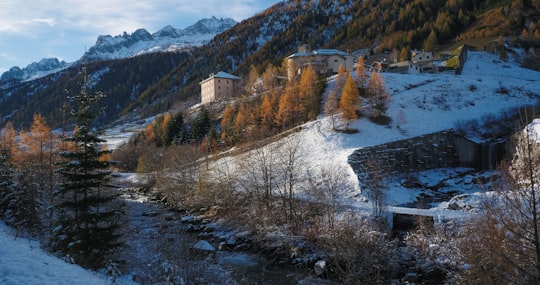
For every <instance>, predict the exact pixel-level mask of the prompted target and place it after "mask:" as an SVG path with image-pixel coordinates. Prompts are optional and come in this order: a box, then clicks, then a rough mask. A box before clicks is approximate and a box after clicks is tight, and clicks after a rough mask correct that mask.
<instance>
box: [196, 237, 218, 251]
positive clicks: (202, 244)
mask: <svg viewBox="0 0 540 285" xmlns="http://www.w3.org/2000/svg"><path fill="white" fill-rule="evenodd" d="M193 248H194V249H198V250H202V251H216V248H215V247H214V246H213V245H211V244H210V243H209V242H207V241H205V240H200V241H198V242H197V243H195V245H194V246H193Z"/></svg>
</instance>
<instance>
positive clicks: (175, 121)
mask: <svg viewBox="0 0 540 285" xmlns="http://www.w3.org/2000/svg"><path fill="white" fill-rule="evenodd" d="M185 139H186V138H185V130H184V115H183V114H182V112H178V113H176V114H175V115H174V116H172V118H171V119H170V120H169V121H168V122H167V125H166V126H165V130H164V132H163V145H164V146H170V145H171V144H176V145H180V144H182V143H183V142H184V140H185Z"/></svg>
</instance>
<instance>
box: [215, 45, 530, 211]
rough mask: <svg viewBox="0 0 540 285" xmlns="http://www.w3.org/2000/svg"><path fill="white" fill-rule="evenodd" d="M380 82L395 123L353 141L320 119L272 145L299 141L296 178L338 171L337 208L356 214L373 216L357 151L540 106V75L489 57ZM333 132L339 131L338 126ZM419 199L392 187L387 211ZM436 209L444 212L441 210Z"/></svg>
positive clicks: (372, 127)
mask: <svg viewBox="0 0 540 285" xmlns="http://www.w3.org/2000/svg"><path fill="white" fill-rule="evenodd" d="M353 73H354V72H353ZM381 75H382V77H383V78H384V82H385V84H386V89H387V92H388V93H389V94H390V95H391V103H390V105H389V108H388V111H387V114H388V116H389V117H391V118H392V120H393V123H392V124H391V125H389V126H385V125H384V126H383V125H378V124H375V123H373V122H371V121H370V120H369V119H367V118H361V119H359V120H356V121H354V122H352V123H351V125H350V127H351V128H353V129H357V130H358V132H357V133H355V134H344V133H342V132H335V131H333V130H332V122H331V120H330V118H329V117H327V116H324V115H322V116H321V117H320V118H319V119H318V120H316V121H313V122H309V123H307V124H305V125H303V126H302V127H301V129H300V130H299V131H298V132H295V133H294V134H292V135H290V136H288V137H286V138H284V139H282V140H281V141H279V142H277V143H276V144H286V143H287V141H289V140H291V141H299V142H300V144H301V146H302V149H303V150H304V152H303V155H305V156H306V159H304V160H302V162H303V163H302V168H303V169H302V170H301V171H299V172H304V173H309V176H310V177H312V178H313V179H321V177H325V172H326V173H327V172H328V171H329V170H330V171H337V172H338V173H339V175H340V181H343V185H342V186H341V190H340V191H341V192H340V194H339V196H340V201H341V202H342V203H343V204H346V205H351V206H352V207H354V208H356V209H364V210H365V212H366V213H370V211H371V205H370V204H369V203H365V201H367V198H366V197H365V196H364V195H363V194H362V191H361V189H360V183H359V181H358V178H357V176H356V174H355V173H354V171H353V169H352V168H351V166H350V165H349V163H348V158H349V156H350V155H351V154H352V153H353V152H354V151H355V150H357V149H359V148H364V147H369V146H375V145H380V144H384V143H388V142H393V141H399V140H404V139H409V138H412V137H416V136H420V135H425V134H429V133H434V132H438V131H442V130H447V129H452V128H456V124H459V123H460V122H464V121H468V120H479V121H480V122H481V121H482V119H483V118H485V117H486V116H497V115H499V114H501V112H504V111H508V110H510V109H512V108H519V107H522V106H524V105H525V104H534V103H537V102H538V100H540V91H539V90H540V72H537V71H533V70H530V69H525V68H522V67H520V66H519V65H518V64H517V63H515V62H512V61H508V62H505V61H502V60H501V59H499V57H498V56H496V55H494V54H491V53H486V52H469V57H468V60H467V62H466V63H465V65H464V68H463V73H462V75H454V74H444V73H441V74H416V75H411V74H398V73H391V72H385V73H381ZM334 84H335V81H330V82H329V84H328V87H327V92H328V91H329V90H331V88H333V86H334ZM501 90H504V92H501ZM400 114H401V115H400ZM400 116H402V117H403V118H404V119H403V121H404V122H403V124H402V125H401V126H400V128H397V125H396V121H397V119H396V118H399V117H400ZM337 124H338V127H342V125H340V123H339V122H338V123H337ZM268 147H271V146H268ZM244 155H250V153H246V154H244ZM234 160H238V161H243V160H247V159H246V158H245V157H240V158H235V159H232V160H227V159H223V160H222V161H220V162H217V164H220V163H222V164H224V165H228V166H230V165H234V162H233V161H234ZM216 167H220V166H219V165H216ZM433 173H435V172H433ZM433 173H430V174H426V175H428V176H430V177H433V176H434V175H435V174H436V173H435V174H433ZM299 180H300V179H299ZM311 183H321V182H318V181H312V182H311ZM300 184H302V183H300ZM309 187H310V185H309V184H306V185H298V187H296V189H298V190H297V191H298V193H297V195H299V197H302V196H303V195H304V194H305V193H304V192H303V191H304V190H305V189H310V188H309ZM457 189H467V190H466V191H467V192H468V193H482V192H483V191H484V190H485V189H482V187H481V186H478V185H476V188H474V189H473V188H461V187H458V188H457ZM419 194H420V192H414V191H411V190H410V189H404V187H403V186H401V185H399V183H398V184H396V185H394V184H392V185H389V194H388V197H387V199H388V201H387V202H388V206H398V205H403V204H405V203H414V202H415V200H416V199H417V197H418V195H419ZM434 207H436V208H438V210H441V209H442V210H446V208H445V204H440V205H435V206H434Z"/></svg>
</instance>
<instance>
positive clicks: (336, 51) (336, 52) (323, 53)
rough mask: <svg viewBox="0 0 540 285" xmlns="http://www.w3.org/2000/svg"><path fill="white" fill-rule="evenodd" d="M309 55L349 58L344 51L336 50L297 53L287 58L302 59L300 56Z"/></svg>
mask: <svg viewBox="0 0 540 285" xmlns="http://www.w3.org/2000/svg"><path fill="white" fill-rule="evenodd" d="M311 55H326V56H330V55H340V56H351V55H350V54H349V53H346V52H344V51H341V50H337V49H317V50H314V51H310V52H297V53H294V54H292V55H290V56H289V58H294V57H302V56H311Z"/></svg>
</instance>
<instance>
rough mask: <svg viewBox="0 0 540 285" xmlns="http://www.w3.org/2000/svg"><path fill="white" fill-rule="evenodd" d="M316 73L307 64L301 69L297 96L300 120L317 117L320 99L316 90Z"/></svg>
mask: <svg viewBox="0 0 540 285" xmlns="http://www.w3.org/2000/svg"><path fill="white" fill-rule="evenodd" d="M317 79H318V78H317V73H316V72H315V69H314V68H313V66H311V65H308V67H306V68H305V69H303V70H302V76H301V77H300V86H299V89H298V97H299V100H300V106H299V107H300V109H299V110H298V112H299V114H300V115H301V116H302V118H301V121H309V120H314V119H316V118H317V115H318V114H319V111H320V109H321V108H320V104H321V99H320V95H319V93H320V92H319V91H318V88H317V87H318V86H317V85H318V83H317Z"/></svg>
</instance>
